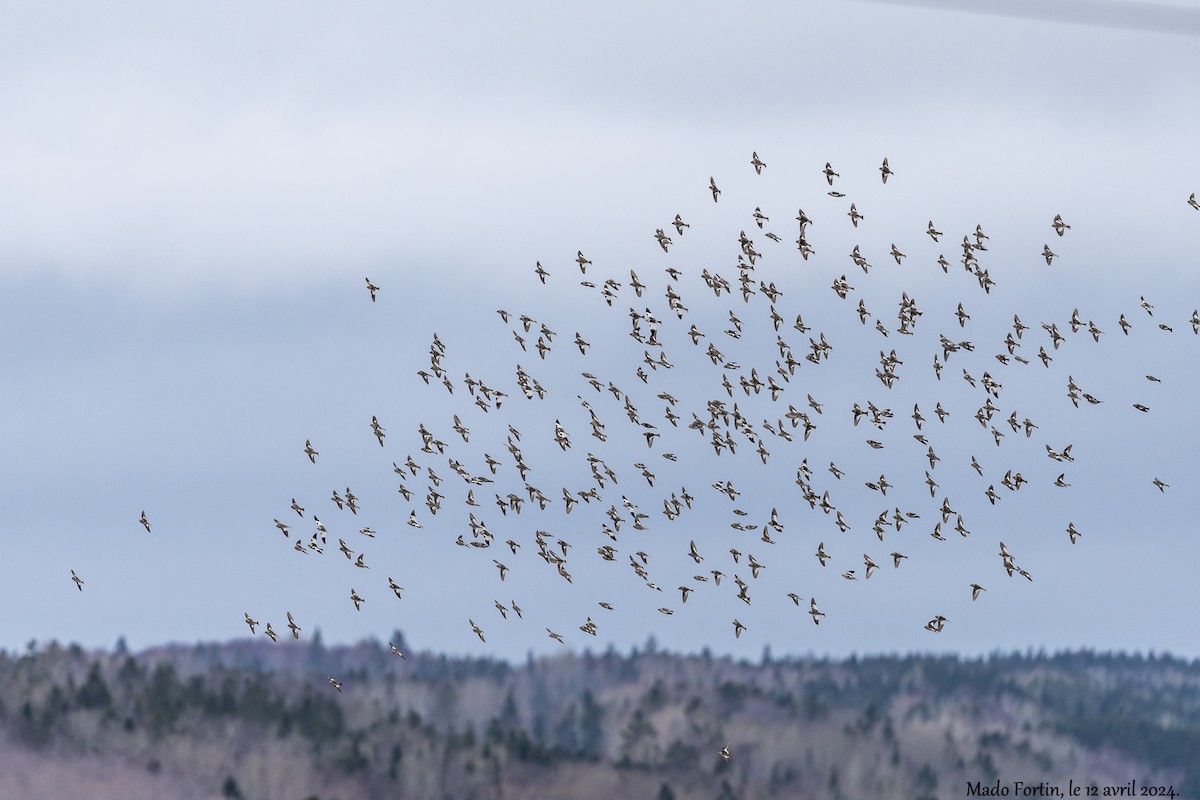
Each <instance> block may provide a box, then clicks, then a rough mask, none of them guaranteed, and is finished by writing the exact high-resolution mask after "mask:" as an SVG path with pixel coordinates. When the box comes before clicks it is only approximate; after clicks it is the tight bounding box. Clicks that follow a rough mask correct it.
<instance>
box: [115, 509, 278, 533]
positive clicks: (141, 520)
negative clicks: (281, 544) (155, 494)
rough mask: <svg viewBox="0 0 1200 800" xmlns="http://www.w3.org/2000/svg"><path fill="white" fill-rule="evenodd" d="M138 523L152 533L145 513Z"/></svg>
mask: <svg viewBox="0 0 1200 800" xmlns="http://www.w3.org/2000/svg"><path fill="white" fill-rule="evenodd" d="M138 522H140V523H142V527H143V528H145V529H146V533H150V520H148V519H146V512H145V511H143V512H142V518H141V519H140V520H138ZM276 522H278V520H276Z"/></svg>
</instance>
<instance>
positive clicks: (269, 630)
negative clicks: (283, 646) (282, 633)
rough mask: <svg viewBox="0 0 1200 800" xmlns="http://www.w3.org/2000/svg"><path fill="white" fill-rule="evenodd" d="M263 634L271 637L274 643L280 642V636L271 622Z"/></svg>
mask: <svg viewBox="0 0 1200 800" xmlns="http://www.w3.org/2000/svg"><path fill="white" fill-rule="evenodd" d="M263 633H265V634H266V635H267V636H268V637H270V639H271V641H272V642H277V641H279V634H277V633H276V632H275V629H274V628H272V627H271V623H270V622H268V623H267V627H266V630H264V631H263Z"/></svg>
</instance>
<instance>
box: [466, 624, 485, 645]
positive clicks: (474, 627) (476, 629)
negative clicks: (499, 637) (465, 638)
mask: <svg viewBox="0 0 1200 800" xmlns="http://www.w3.org/2000/svg"><path fill="white" fill-rule="evenodd" d="M467 622H469V623H470V624H471V631H472V632H473V633H474V634H475V635H476V636H478V637H479V641H481V642H484V643H486V642H487V639H485V638H483V629H482V628H480V627H479V626H478V625H476V624H475V620H473V619H468V620H467Z"/></svg>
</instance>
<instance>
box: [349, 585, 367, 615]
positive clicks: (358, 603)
mask: <svg viewBox="0 0 1200 800" xmlns="http://www.w3.org/2000/svg"><path fill="white" fill-rule="evenodd" d="M350 600H351V602H353V603H354V610H355V611H361V610H362V604H363V603H364V602H365V601H364V600H363V599H362V598H361V597H359V595H358V592H356V591H354V589H353V588H351V589H350Z"/></svg>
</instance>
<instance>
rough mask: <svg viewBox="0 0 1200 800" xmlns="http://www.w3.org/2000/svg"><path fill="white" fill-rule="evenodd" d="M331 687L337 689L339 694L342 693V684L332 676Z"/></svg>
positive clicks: (330, 678) (330, 679)
mask: <svg viewBox="0 0 1200 800" xmlns="http://www.w3.org/2000/svg"><path fill="white" fill-rule="evenodd" d="M329 685H330V686H332V687H333V688H334V689H336V690H337V693H338V694H341V693H342V682H341V681H339V680H338V679H337V678H334V677H333V676H332V675H331V676H330V677H329Z"/></svg>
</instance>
